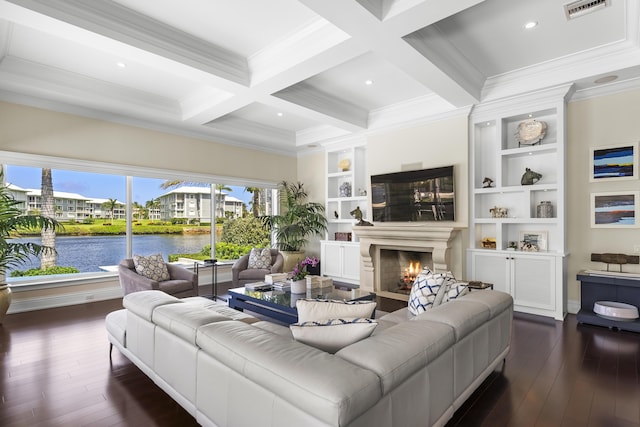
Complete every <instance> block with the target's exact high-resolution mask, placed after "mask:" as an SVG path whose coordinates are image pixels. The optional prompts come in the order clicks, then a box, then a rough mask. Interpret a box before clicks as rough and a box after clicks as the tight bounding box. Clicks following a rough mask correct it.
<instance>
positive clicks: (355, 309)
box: [296, 298, 377, 323]
mask: <svg viewBox="0 0 640 427" xmlns="http://www.w3.org/2000/svg"><path fill="white" fill-rule="evenodd" d="M376 305H377V303H376V302H375V301H340V300H329V299H306V298H301V299H299V300H297V301H296V308H297V310H298V323H303V322H312V321H323V320H326V319H345V318H351V319H353V318H357V317H362V318H370V317H371V316H372V315H373V311H374V310H375V308H376Z"/></svg>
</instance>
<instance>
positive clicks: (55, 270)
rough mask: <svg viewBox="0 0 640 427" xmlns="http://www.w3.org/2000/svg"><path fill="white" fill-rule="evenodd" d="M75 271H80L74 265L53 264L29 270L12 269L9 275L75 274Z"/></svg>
mask: <svg viewBox="0 0 640 427" xmlns="http://www.w3.org/2000/svg"><path fill="white" fill-rule="evenodd" d="M75 273H80V270H78V269H77V268H75V267H62V266H55V267H49V268H45V269H41V268H30V269H29V270H25V271H19V270H14V271H12V272H11V277H30V276H51V275H53V274H75Z"/></svg>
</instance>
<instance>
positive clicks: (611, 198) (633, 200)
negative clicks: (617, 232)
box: [591, 191, 640, 228]
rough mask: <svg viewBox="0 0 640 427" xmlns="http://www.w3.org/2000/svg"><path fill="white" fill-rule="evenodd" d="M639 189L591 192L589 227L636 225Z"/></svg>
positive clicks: (633, 226)
mask: <svg viewBox="0 0 640 427" xmlns="http://www.w3.org/2000/svg"><path fill="white" fill-rule="evenodd" d="M639 195H640V192H639V191H621V192H607V193H591V227H596V228H597V227H605V228H635V227H638V219H637V215H638V211H639V210H640V209H639V208H640V202H639V200H638V199H639V197H638V196H639Z"/></svg>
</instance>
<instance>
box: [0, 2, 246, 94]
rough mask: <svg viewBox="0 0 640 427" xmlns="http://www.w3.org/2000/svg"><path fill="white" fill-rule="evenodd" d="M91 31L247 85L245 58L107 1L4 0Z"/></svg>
mask: <svg viewBox="0 0 640 427" xmlns="http://www.w3.org/2000/svg"><path fill="white" fill-rule="evenodd" d="M6 1H8V2H11V3H13V4H15V5H18V6H21V7H23V8H26V9H30V10H32V11H35V12H39V13H42V14H45V15H48V16H50V17H53V18H55V19H58V20H60V21H63V22H66V23H69V24H71V25H74V26H77V27H80V28H83V29H85V30H87V31H90V32H92V33H96V34H100V35H102V36H105V37H108V38H111V39H114V40H118V41H120V42H122V43H126V44H128V45H131V46H135V47H137V48H139V49H142V50H145V51H148V52H153V53H155V54H156V55H159V56H163V57H166V58H170V59H173V60H176V61H179V62H182V63H184V64H188V65H189V66H191V67H194V68H197V69H200V70H202V71H205V72H208V73H211V74H215V75H217V76H220V77H222V78H224V79H227V80H230V81H233V82H235V83H237V84H240V85H243V86H248V85H249V80H250V77H249V69H248V64H247V61H246V59H245V58H243V57H241V56H239V55H237V54H234V53H233V52H231V51H228V50H226V49H224V48H222V47H220V46H217V45H215V44H213V43H210V42H207V41H205V40H202V39H199V38H197V37H194V36H191V35H189V34H187V33H185V32H183V31H180V30H178V29H176V28H174V27H171V26H169V25H166V24H163V23H162V22H159V21H156V20H155V19H152V18H150V17H148V16H145V15H143V14H141V13H139V12H136V11H134V10H132V9H129V8H127V7H125V6H122V5H120V4H118V3H116V2H113V1H109V2H103V1H90V2H88V1H84V0H6Z"/></svg>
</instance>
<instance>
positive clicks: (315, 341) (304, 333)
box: [289, 318, 378, 353]
mask: <svg viewBox="0 0 640 427" xmlns="http://www.w3.org/2000/svg"><path fill="white" fill-rule="evenodd" d="M377 325H378V324H377V323H376V321H375V320H371V319H368V318H355V319H329V320H322V321H309V322H302V323H294V324H292V325H289V328H291V333H292V334H293V338H295V339H296V341H299V342H302V343H305V344H307V345H310V346H312V347H315V348H319V349H320V350H324V351H326V352H328V353H335V352H336V351H338V350H340V349H341V348H343V347H345V346H348V345H349V344H353V343H354V342H358V341H360V340H361V339H364V338H366V337H368V336H369V335H371V333H372V332H373V330H374V329H375V328H376V326H377Z"/></svg>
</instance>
